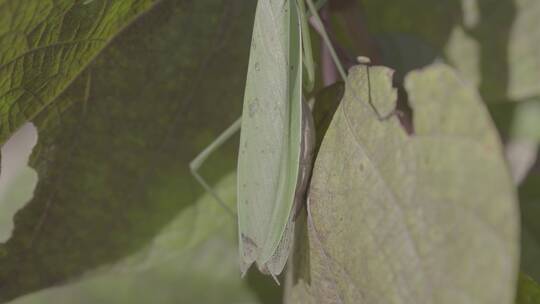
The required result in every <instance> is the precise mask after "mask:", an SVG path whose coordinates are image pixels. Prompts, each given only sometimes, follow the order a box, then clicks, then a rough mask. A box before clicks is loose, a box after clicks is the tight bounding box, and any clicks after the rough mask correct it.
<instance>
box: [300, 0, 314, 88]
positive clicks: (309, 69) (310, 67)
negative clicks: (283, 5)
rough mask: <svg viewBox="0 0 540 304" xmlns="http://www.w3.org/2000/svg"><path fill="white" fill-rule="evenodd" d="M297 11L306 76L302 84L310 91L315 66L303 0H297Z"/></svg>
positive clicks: (312, 85) (312, 84)
mask: <svg viewBox="0 0 540 304" xmlns="http://www.w3.org/2000/svg"><path fill="white" fill-rule="evenodd" d="M296 3H297V5H298V11H299V13H300V34H301V36H302V51H303V54H304V56H303V63H304V67H305V68H306V74H307V77H306V78H305V79H306V82H305V84H304V88H305V89H306V91H308V92H311V91H312V90H313V87H314V86H315V68H314V63H313V51H312V49H311V36H310V34H309V23H308V17H307V14H306V5H305V4H304V2H303V0H297V2H296Z"/></svg>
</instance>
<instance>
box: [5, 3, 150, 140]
mask: <svg viewBox="0 0 540 304" xmlns="http://www.w3.org/2000/svg"><path fill="white" fill-rule="evenodd" d="M155 2H156V1H155V0H122V1H105V0H96V1H93V2H91V3H88V4H85V3H83V1H75V0H62V1H52V0H27V1H19V0H3V1H0V144H1V143H3V142H4V141H5V140H6V139H7V138H8V137H9V135H10V134H11V133H13V132H14V131H15V130H17V129H18V128H19V127H20V126H21V125H22V123H24V122H25V121H27V120H29V119H33V118H34V117H36V115H38V114H39V113H40V112H41V111H42V110H43V109H44V108H46V107H47V106H48V105H49V104H51V103H52V102H53V101H54V100H55V98H56V97H57V96H58V95H59V94H61V93H62V92H63V91H64V90H65V89H66V87H67V86H68V85H69V84H70V83H71V82H72V81H73V80H74V79H75V78H76V77H77V75H78V74H79V73H80V72H81V71H82V70H83V69H84V68H85V67H86V66H87V65H88V64H89V63H90V61H91V60H92V59H94V58H95V56H96V55H97V54H99V52H100V51H101V50H102V49H103V48H104V47H105V46H106V45H107V44H108V43H109V42H110V41H111V40H112V39H113V38H114V37H115V35H116V34H118V33H119V32H120V31H121V30H122V29H123V28H125V27H126V26H127V25H128V24H129V23H130V22H131V21H133V20H134V19H135V18H136V17H137V16H138V15H140V14H142V13H144V12H145V11H148V10H149V9H150V8H151V7H152V5H153V4H154V3H155Z"/></svg>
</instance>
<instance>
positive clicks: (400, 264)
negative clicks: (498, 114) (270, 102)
mask: <svg viewBox="0 0 540 304" xmlns="http://www.w3.org/2000/svg"><path fill="white" fill-rule="evenodd" d="M405 84H406V89H407V91H408V94H409V100H410V102H411V105H412V108H413V117H414V129H415V134H413V135H411V136H409V135H407V133H406V132H405V130H404V129H403V127H402V126H401V125H400V122H399V119H398V117H397V116H396V115H390V114H391V113H392V111H393V109H394V108H395V105H396V97H397V96H396V95H397V92H396V90H395V89H393V88H392V73H391V71H390V70H389V69H387V68H384V67H373V68H368V67H366V66H357V67H355V68H353V69H352V70H351V71H350V76H349V78H348V80H347V85H346V91H345V97H344V99H343V100H342V104H341V105H340V107H339V108H338V111H337V112H336V114H335V116H334V119H333V121H332V123H331V125H330V127H329V129H328V132H327V133H326V135H325V137H324V140H323V144H322V146H321V149H320V152H319V154H318V156H317V160H316V163H315V168H314V172H313V178H312V183H311V187H310V195H309V199H308V212H309V217H308V221H307V230H308V235H309V248H308V250H307V251H306V250H303V251H301V252H300V254H303V255H304V256H305V258H304V261H303V262H298V263H295V264H296V265H298V266H296V267H295V269H294V271H295V272H296V273H297V274H296V275H293V276H292V278H293V279H292V280H293V282H292V283H290V284H291V285H292V287H291V289H289V291H288V292H287V294H288V300H289V302H290V303H501V304H502V303H505V304H508V303H513V301H514V294H515V285H516V280H517V272H518V257H519V237H518V232H519V229H518V228H519V225H518V210H517V201H516V194H515V189H514V187H513V184H512V180H511V178H510V176H509V173H508V172H507V168H506V163H505V161H504V158H503V155H502V151H501V150H502V149H501V145H500V142H499V139H498V137H497V132H496V130H495V128H494V126H493V124H492V122H491V120H490V118H489V115H488V112H487V111H486V109H485V106H484V104H483V103H482V101H481V100H480V98H479V97H478V96H477V94H476V93H475V91H474V90H472V89H471V88H469V87H467V86H466V85H464V84H463V83H462V82H461V80H460V79H459V78H458V77H457V76H456V74H455V73H454V72H453V70H452V69H450V68H449V67H447V66H445V65H441V64H439V65H434V66H431V67H428V68H426V69H425V70H421V71H417V72H413V73H411V74H409V76H408V77H407V78H406V79H405ZM389 115H390V116H389ZM385 117H387V118H385Z"/></svg>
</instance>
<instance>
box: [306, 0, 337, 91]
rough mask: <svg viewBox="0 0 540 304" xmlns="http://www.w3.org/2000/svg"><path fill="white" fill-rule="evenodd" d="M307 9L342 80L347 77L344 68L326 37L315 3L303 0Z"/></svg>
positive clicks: (311, 0)
mask: <svg viewBox="0 0 540 304" xmlns="http://www.w3.org/2000/svg"><path fill="white" fill-rule="evenodd" d="M305 1H306V3H307V5H308V7H309V11H310V12H311V15H312V16H313V18H315V23H316V25H317V26H318V27H319V33H320V34H321V37H322V39H323V41H324V43H326V45H327V46H328V49H329V50H330V55H331V56H332V59H333V60H334V64H335V65H336V67H337V69H338V71H339V74H340V75H341V78H342V79H343V81H345V80H346V79H347V75H346V74H345V69H344V68H343V66H342V65H341V61H339V58H338V56H337V53H336V50H335V49H334V46H333V45H332V42H331V41H330V38H329V37H328V33H326V30H325V28H324V24H323V22H322V20H321V17H320V16H319V13H318V12H317V8H316V7H315V4H313V0H305Z"/></svg>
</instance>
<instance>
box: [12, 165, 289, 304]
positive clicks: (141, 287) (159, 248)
mask: <svg viewBox="0 0 540 304" xmlns="http://www.w3.org/2000/svg"><path fill="white" fill-rule="evenodd" d="M216 189H217V191H218V193H219V194H220V195H221V197H223V198H225V201H226V202H228V203H230V204H229V205H230V207H231V208H234V205H235V202H236V175H235V174H230V175H228V176H227V177H225V178H224V179H223V180H221V181H220V182H219V183H218V184H217V185H216ZM236 226H237V224H236V221H235V219H234V218H232V217H231V216H230V215H229V214H228V213H226V212H224V211H223V209H222V208H221V206H220V205H218V204H216V202H215V200H214V198H213V197H211V196H210V195H204V196H203V197H201V198H200V199H198V200H197V202H196V203H195V204H193V205H191V206H189V207H187V208H185V209H184V210H182V212H181V213H180V214H179V215H178V216H177V217H176V218H175V219H174V220H173V221H172V222H171V223H170V224H169V225H167V227H165V228H164V229H163V231H161V232H160V234H159V235H158V236H157V237H156V238H155V239H154V240H153V241H152V242H151V243H150V245H149V246H148V247H147V248H145V250H143V251H142V252H140V253H136V254H135V255H133V256H131V257H129V258H127V259H124V260H123V261H121V262H119V263H117V264H116V265H115V266H114V267H113V268H107V269H105V270H102V271H98V272H97V273H94V274H93V275H90V276H88V277H86V278H84V279H83V280H80V281H78V282H76V283H71V284H69V285H66V286H62V287H60V288H53V289H49V290H45V291H42V292H38V293H35V294H32V295H29V296H26V297H24V298H23V299H20V300H18V301H14V302H11V304H33V303H72V304H77V303H80V304H83V303H89V304H90V303H95V302H96V299H99V302H100V303H117V304H120V303H130V304H137V303H141V304H142V303H144V304H146V303H162V304H167V303H171V304H172V303H208V304H212V303H216V304H218V303H246V304H247V303H264V302H263V301H261V300H259V299H258V296H257V294H255V293H254V292H253V290H251V289H250V286H249V285H248V281H247V280H245V279H242V278H241V277H240V272H239V270H238V249H237V240H236ZM258 283H259V284H264V285H267V286H268V287H269V288H272V291H273V293H272V294H270V295H268V294H267V295H266V297H268V298H269V299H272V297H273V300H274V302H271V303H277V302H276V300H279V289H278V288H277V286H276V285H275V284H274V283H273V281H272V280H271V279H269V278H266V281H261V279H260V278H259V279H258ZM276 298H277V299H276Z"/></svg>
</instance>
